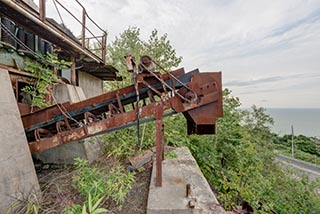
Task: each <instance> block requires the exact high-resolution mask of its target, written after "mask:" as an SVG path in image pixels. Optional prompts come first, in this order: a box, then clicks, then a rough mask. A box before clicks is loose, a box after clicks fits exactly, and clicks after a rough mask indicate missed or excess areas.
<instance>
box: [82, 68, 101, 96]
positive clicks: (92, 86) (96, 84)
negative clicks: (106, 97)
mask: <svg viewBox="0 0 320 214" xmlns="http://www.w3.org/2000/svg"><path fill="white" fill-rule="evenodd" d="M78 76H79V86H80V87H81V88H82V90H83V92H84V94H85V95H86V97H87V98H91V97H94V96H97V95H100V94H102V93H103V81H102V80H101V79H99V78H97V77H95V76H92V75H90V74H88V73H85V72H81V71H79V72H78Z"/></svg>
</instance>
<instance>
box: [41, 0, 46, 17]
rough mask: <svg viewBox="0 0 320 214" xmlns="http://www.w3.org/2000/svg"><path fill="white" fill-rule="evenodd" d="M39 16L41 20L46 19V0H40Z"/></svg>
mask: <svg viewBox="0 0 320 214" xmlns="http://www.w3.org/2000/svg"><path fill="white" fill-rule="evenodd" d="M39 17H40V19H41V21H44V20H45V19H46V0H39Z"/></svg>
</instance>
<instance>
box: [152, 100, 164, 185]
mask: <svg viewBox="0 0 320 214" xmlns="http://www.w3.org/2000/svg"><path fill="white" fill-rule="evenodd" d="M155 111H156V112H155V114H154V117H155V119H156V186H157V187H161V186H162V160H163V141H164V139H163V138H164V131H163V130H164V127H163V123H162V114H163V108H162V107H161V105H160V106H159V107H158V109H156V110H155Z"/></svg>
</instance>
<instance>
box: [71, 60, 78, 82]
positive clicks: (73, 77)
mask: <svg viewBox="0 0 320 214" xmlns="http://www.w3.org/2000/svg"><path fill="white" fill-rule="evenodd" d="M71 63H72V64H71V84H72V85H77V74H76V72H77V71H76V58H75V57H74V56H71Z"/></svg>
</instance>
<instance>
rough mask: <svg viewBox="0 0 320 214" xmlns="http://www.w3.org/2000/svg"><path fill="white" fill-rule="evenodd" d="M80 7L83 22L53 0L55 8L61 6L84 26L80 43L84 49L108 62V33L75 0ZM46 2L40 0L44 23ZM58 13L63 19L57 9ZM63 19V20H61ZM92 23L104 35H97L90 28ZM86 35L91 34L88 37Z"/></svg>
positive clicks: (57, 0) (41, 17)
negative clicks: (88, 23)
mask: <svg viewBox="0 0 320 214" xmlns="http://www.w3.org/2000/svg"><path fill="white" fill-rule="evenodd" d="M74 1H75V2H76V4H77V5H78V6H80V7H81V9H82V20H80V19H79V18H77V17H76V15H75V14H73V13H72V12H71V11H70V10H69V9H68V8H66V6H64V5H63V4H62V3H61V2H60V0H53V2H54V4H55V6H56V5H59V6H60V8H62V9H63V10H64V11H65V12H67V13H68V14H69V15H70V16H71V17H72V18H73V19H74V20H75V21H76V22H78V23H79V24H80V25H81V26H82V30H81V36H80V38H79V41H80V43H81V47H82V49H87V50H89V51H90V52H92V53H93V54H95V55H96V56H98V57H99V58H101V60H102V61H103V63H105V62H106V48H107V47H106V43H107V35H108V34H107V32H106V31H105V30H103V29H102V28H101V27H100V26H99V25H98V24H97V23H96V22H95V21H94V20H93V19H92V18H91V17H90V16H89V15H88V13H87V11H86V8H85V7H84V6H83V5H82V4H81V3H80V2H79V1H78V0H74ZM45 2H46V0H39V18H40V19H41V20H42V21H44V20H45V19H46V3H45ZM56 9H57V12H58V14H59V16H60V18H61V14H60V12H59V11H58V8H57V7H56ZM61 19H62V18H61ZM88 20H89V21H91V23H93V25H94V26H96V27H97V29H98V30H99V31H100V32H101V34H102V35H98V36H97V35H95V34H94V33H93V32H92V30H91V29H89V28H88V25H87V21H88ZM86 33H88V34H89V36H88V37H86Z"/></svg>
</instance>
